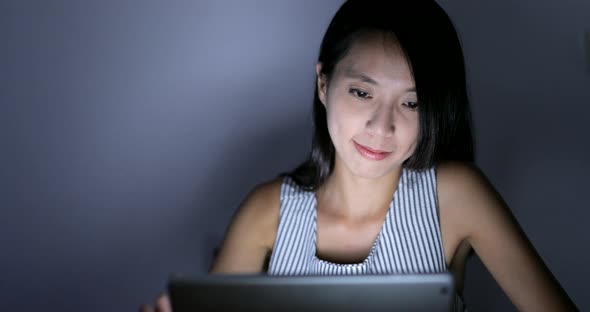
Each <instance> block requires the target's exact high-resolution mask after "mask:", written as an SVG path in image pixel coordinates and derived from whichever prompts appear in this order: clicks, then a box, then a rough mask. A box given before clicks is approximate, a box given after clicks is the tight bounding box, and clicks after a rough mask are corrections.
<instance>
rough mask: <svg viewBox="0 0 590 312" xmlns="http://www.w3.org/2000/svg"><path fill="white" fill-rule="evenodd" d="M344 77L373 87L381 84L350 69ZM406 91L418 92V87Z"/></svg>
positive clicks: (347, 69) (345, 72)
mask: <svg viewBox="0 0 590 312" xmlns="http://www.w3.org/2000/svg"><path fill="white" fill-rule="evenodd" d="M344 76H345V77H347V78H352V79H358V80H360V81H362V82H366V83H369V84H372V85H379V83H378V82H377V81H376V80H375V79H373V78H371V77H369V76H367V75H365V74H363V73H360V72H358V71H356V70H354V69H353V68H350V67H348V68H346V70H345V71H344ZM405 91H406V92H416V87H415V86H414V87H411V88H408V89H406V90H405Z"/></svg>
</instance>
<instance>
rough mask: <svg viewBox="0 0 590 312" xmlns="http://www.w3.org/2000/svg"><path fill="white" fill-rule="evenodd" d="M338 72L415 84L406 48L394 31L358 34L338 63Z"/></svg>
mask: <svg viewBox="0 0 590 312" xmlns="http://www.w3.org/2000/svg"><path fill="white" fill-rule="evenodd" d="M336 72H337V73H338V74H346V73H350V72H354V73H362V74H366V75H369V76H371V77H374V78H375V79H380V80H396V81H398V82H400V81H401V82H406V83H408V84H412V85H413V78H412V73H411V70H410V66H409V65H408V61H407V59H406V56H405V54H404V52H403V51H402V49H401V47H400V45H399V43H398V42H397V40H396V39H395V37H394V36H393V35H389V34H385V33H369V34H365V35H362V36H359V37H358V38H356V39H355V40H354V41H353V42H352V44H351V46H350V48H349V50H348V52H347V54H346V55H345V56H344V57H343V58H342V60H340V62H339V63H338V65H337V66H336Z"/></svg>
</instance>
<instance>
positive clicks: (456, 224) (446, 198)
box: [436, 161, 508, 239]
mask: <svg viewBox="0 0 590 312" xmlns="http://www.w3.org/2000/svg"><path fill="white" fill-rule="evenodd" d="M436 175H437V194H438V199H439V206H440V209H441V217H444V218H445V219H447V220H450V222H451V223H452V224H453V228H454V229H456V230H457V231H458V233H456V234H457V235H458V236H460V238H461V239H469V238H471V235H473V234H474V233H473V232H472V231H473V230H477V229H478V226H477V224H476V223H477V222H478V221H484V222H485V220H486V219H485V218H481V217H482V216H483V215H485V214H488V213H506V212H507V208H508V207H507V206H506V205H505V204H504V202H503V200H502V198H501V197H500V195H499V194H498V193H497V192H496V190H495V188H494V187H493V186H492V184H491V183H490V182H489V180H488V179H487V177H486V176H485V175H484V173H483V172H482V171H481V170H480V169H479V168H478V167H477V166H476V165H474V164H472V163H467V162H457V161H453V162H451V161H447V162H443V163H441V164H439V165H438V166H437V170H436Z"/></svg>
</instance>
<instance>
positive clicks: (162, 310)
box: [156, 294, 172, 312]
mask: <svg viewBox="0 0 590 312" xmlns="http://www.w3.org/2000/svg"><path fill="white" fill-rule="evenodd" d="M156 312H172V304H171V303H170V297H168V295H167V294H162V295H160V296H159V297H158V299H156Z"/></svg>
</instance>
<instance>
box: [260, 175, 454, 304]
mask: <svg viewBox="0 0 590 312" xmlns="http://www.w3.org/2000/svg"><path fill="white" fill-rule="evenodd" d="M316 209H317V200H316V196H315V193H314V192H311V191H305V190H304V189H302V188H301V187H300V186H299V185H297V183H296V182H295V181H294V180H293V179H291V178H290V177H285V178H284V179H283V183H282V185H281V192H280V211H279V226H278V230H277V234H276V240H275V244H274V248H273V251H272V254H271V256H270V262H269V264H268V274H269V275H283V276H285V275H362V274H410V273H442V272H447V267H446V262H445V255H444V251H443V246H442V238H441V229H440V223H439V218H438V206H437V197H436V175H435V169H434V168H431V169H429V170H424V171H414V170H410V169H406V168H403V169H402V171H401V174H400V178H399V182H398V187H397V189H396V191H395V193H394V195H393V199H392V201H391V203H390V205H389V210H388V211H387V214H386V217H385V221H384V223H383V225H382V227H381V230H380V232H379V234H378V235H377V238H376V239H375V242H374V243H373V245H372V247H371V249H370V251H369V255H368V256H367V258H366V259H365V260H364V261H363V262H360V263H350V264H340V263H333V262H329V261H325V260H323V259H320V258H318V257H317V256H316V226H317V214H316ZM455 308H456V309H454V310H457V311H463V310H464V308H463V304H462V302H461V300H460V298H459V297H457V300H455Z"/></svg>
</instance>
